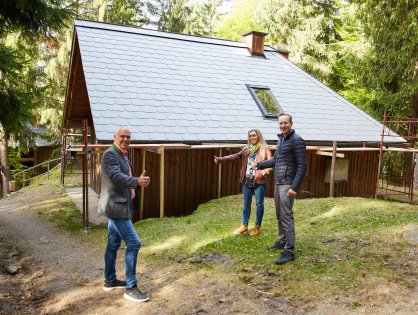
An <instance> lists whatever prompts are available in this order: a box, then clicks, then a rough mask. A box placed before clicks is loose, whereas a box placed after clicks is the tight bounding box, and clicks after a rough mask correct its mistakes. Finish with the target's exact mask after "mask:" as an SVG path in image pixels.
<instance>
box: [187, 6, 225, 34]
mask: <svg viewBox="0 0 418 315" xmlns="http://www.w3.org/2000/svg"><path fill="white" fill-rule="evenodd" d="M224 1H225V0H208V1H206V2H198V3H195V4H194V5H192V6H191V7H190V14H189V16H188V17H187V20H186V27H185V30H184V32H185V33H186V34H191V35H197V36H205V37H215V29H214V28H215V25H217V23H219V19H220V18H221V16H222V15H221V13H219V10H218V9H219V7H220V6H221V5H222V3H223V2H224Z"/></svg>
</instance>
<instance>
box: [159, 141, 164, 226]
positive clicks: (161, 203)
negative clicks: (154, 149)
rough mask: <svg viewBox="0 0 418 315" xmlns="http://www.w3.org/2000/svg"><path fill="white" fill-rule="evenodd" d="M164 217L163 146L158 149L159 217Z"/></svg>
mask: <svg viewBox="0 0 418 315" xmlns="http://www.w3.org/2000/svg"><path fill="white" fill-rule="evenodd" d="M163 217H164V146H161V149H160V218H163Z"/></svg>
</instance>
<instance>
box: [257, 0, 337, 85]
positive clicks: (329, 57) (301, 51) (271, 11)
mask: <svg viewBox="0 0 418 315" xmlns="http://www.w3.org/2000/svg"><path fill="white" fill-rule="evenodd" d="M337 12H338V7H337V5H336V4H335V2H334V1H332V0H327V1H318V0H304V1H293V0H286V1H282V0H263V1H260V5H259V10H258V14H257V19H258V21H259V22H258V23H259V25H260V26H261V29H263V30H264V31H266V32H267V33H269V34H270V36H269V37H268V41H269V43H270V44H272V45H273V46H276V45H278V46H280V47H285V48H287V49H288V50H289V51H290V56H289V58H290V60H292V61H293V62H294V63H296V64H297V65H299V66H301V67H302V68H303V69H305V70H306V71H308V72H309V73H310V74H312V75H314V76H315V77H317V78H318V79H320V80H322V81H323V82H325V83H327V82H328V81H329V80H330V77H331V75H332V64H333V63H334V59H335V51H334V49H332V48H331V46H330V44H331V43H333V42H335V41H337V40H339V34H338V33H337V32H336V29H335V28H336V26H337V25H338V23H339V21H338V18H337Z"/></svg>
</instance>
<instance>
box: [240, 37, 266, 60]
mask: <svg viewBox="0 0 418 315" xmlns="http://www.w3.org/2000/svg"><path fill="white" fill-rule="evenodd" d="M266 35H268V34H267V33H262V32H255V31H252V32H249V33H247V34H244V35H243V36H244V39H245V43H246V44H247V47H248V49H249V50H250V53H251V55H255V56H263V57H264V37H265V36H266Z"/></svg>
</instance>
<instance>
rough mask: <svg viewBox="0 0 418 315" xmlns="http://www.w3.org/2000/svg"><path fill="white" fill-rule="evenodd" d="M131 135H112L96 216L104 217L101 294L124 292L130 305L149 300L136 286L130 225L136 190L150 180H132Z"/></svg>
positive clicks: (138, 242)
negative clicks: (119, 270)
mask: <svg viewBox="0 0 418 315" xmlns="http://www.w3.org/2000/svg"><path fill="white" fill-rule="evenodd" d="M130 143H131V132H130V131H129V129H128V128H126V127H120V128H118V129H117V130H116V132H115V135H114V142H113V145H112V146H111V147H110V148H109V149H107V150H106V151H105V152H104V154H103V157H102V162H101V170H102V172H101V184H102V185H101V193H100V200H99V210H98V211H99V213H100V214H103V215H105V216H107V217H108V239H107V247H106V252H105V257H104V258H105V283H104V287H103V289H104V290H105V291H110V290H114V289H116V288H126V291H125V294H124V297H125V298H126V299H127V300H130V301H134V302H145V301H148V300H149V297H148V295H147V294H145V293H143V292H141V291H140V290H139V288H138V286H137V279H136V262H137V258H138V251H139V248H140V247H141V240H140V239H139V237H138V234H137V233H136V230H135V228H134V226H133V225H132V222H131V214H132V211H136V210H138V208H139V207H138V204H139V202H138V194H137V189H138V188H139V187H140V186H142V187H147V186H148V185H149V184H150V178H149V177H148V176H146V174H145V170H144V171H143V172H142V174H141V176H140V177H135V176H133V170H132V166H131V163H130V162H129V160H128V147H129V144H130ZM122 240H123V241H124V242H125V244H126V252H125V266H126V281H122V280H119V279H117V278H116V255H117V251H118V249H119V247H120V245H121V241H122Z"/></svg>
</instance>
